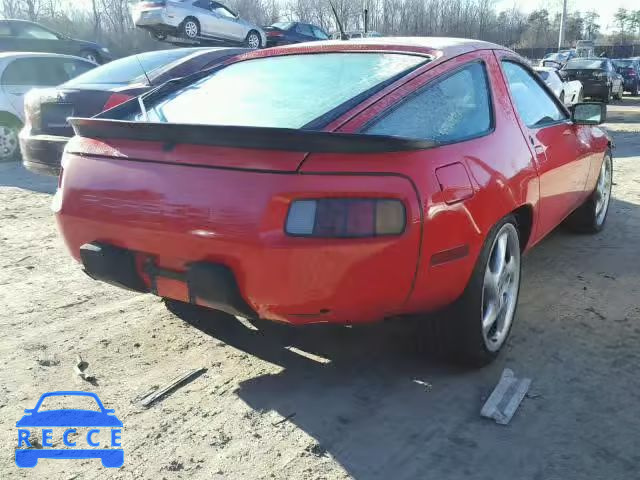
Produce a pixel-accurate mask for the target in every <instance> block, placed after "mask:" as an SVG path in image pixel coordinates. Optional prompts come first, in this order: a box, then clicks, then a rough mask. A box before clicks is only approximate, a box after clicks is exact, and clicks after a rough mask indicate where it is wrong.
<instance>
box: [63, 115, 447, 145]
mask: <svg viewBox="0 0 640 480" xmlns="http://www.w3.org/2000/svg"><path fill="white" fill-rule="evenodd" d="M69 122H70V123H71V125H72V126H73V129H74V131H75V133H76V135H78V136H80V137H87V138H96V139H104V140H113V139H122V140H143V141H152V142H164V143H165V144H166V145H168V146H173V145H178V144H193V145H211V146H216V147H235V148H252V149H259V150H284V151H292V152H309V153H312V152H317V153H384V152H399V151H408V150H423V149H427V148H433V147H435V146H437V143H435V142H432V141H428V140H414V139H409V138H401V137H391V136H384V135H364V134H358V133H335V132H320V131H313V130H298V129H291V128H271V127H238V126H224V125H191V124H176V123H152V122H132V121H125V120H112V119H104V118H70V119H69Z"/></svg>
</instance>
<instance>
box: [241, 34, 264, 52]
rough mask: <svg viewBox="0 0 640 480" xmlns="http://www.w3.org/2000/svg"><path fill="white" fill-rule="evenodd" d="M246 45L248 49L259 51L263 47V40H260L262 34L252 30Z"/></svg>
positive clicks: (245, 42)
mask: <svg viewBox="0 0 640 480" xmlns="http://www.w3.org/2000/svg"><path fill="white" fill-rule="evenodd" d="M244 44H245V46H246V47H247V48H252V49H254V50H257V49H258V48H260V47H261V46H262V38H260V34H259V33H258V32H256V31H255V30H251V31H250V32H249V33H248V34H247V38H246V39H245V41H244Z"/></svg>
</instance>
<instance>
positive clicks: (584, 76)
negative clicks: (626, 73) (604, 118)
mask: <svg viewBox="0 0 640 480" xmlns="http://www.w3.org/2000/svg"><path fill="white" fill-rule="evenodd" d="M560 75H561V76H562V78H563V79H564V80H566V81H571V80H579V81H580V82H581V83H582V94H583V95H584V96H585V97H595V98H599V99H601V100H602V101H603V102H605V103H609V102H610V101H611V100H612V99H614V98H616V99H618V100H619V99H621V98H622V89H623V86H622V76H621V75H620V74H618V73H617V72H616V69H615V67H614V65H613V62H612V61H611V60H610V59H608V58H579V57H578V58H573V59H571V60H569V61H568V62H567V64H566V65H565V66H564V67H562V69H561V70H560Z"/></svg>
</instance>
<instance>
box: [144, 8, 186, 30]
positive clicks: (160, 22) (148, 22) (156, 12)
mask: <svg viewBox="0 0 640 480" xmlns="http://www.w3.org/2000/svg"><path fill="white" fill-rule="evenodd" d="M180 21H181V19H179V18H177V16H171V17H170V16H169V15H167V14H166V12H165V9H164V8H153V9H148V10H142V11H140V10H135V11H134V12H133V24H134V25H135V26H136V27H143V28H151V29H160V30H162V29H163V28H164V29H175V28H177V27H178V25H180Z"/></svg>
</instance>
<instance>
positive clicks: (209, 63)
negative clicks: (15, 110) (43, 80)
mask: <svg viewBox="0 0 640 480" xmlns="http://www.w3.org/2000/svg"><path fill="white" fill-rule="evenodd" d="M246 51H248V49H245V48H176V49H173V50H158V51H154V52H146V53H141V54H138V55H132V56H130V57H125V58H121V59H119V60H115V61H113V62H111V63H108V64H106V65H103V66H101V67H97V68H95V69H93V70H91V71H89V72H86V73H84V74H82V75H79V76H78V77H76V78H74V79H72V80H70V81H68V82H66V83H63V84H62V85H60V86H58V87H56V88H47V89H38V90H32V91H31V92H29V94H28V95H27V96H26V98H25V102H24V103H25V105H24V107H25V108H24V110H25V117H26V122H25V127H24V128H23V129H22V131H21V132H20V149H21V151H22V159H23V164H24V166H25V167H26V168H27V169H28V170H31V171H33V172H35V173H44V174H47V175H58V173H59V172H60V160H61V156H62V151H63V150H64V147H65V145H66V144H67V142H68V141H69V138H70V137H71V136H73V129H72V128H71V126H70V125H69V123H68V122H67V118H69V117H92V116H94V115H96V114H98V113H100V112H102V111H103V110H107V109H109V108H112V107H115V106H116V105H119V104H120V103H122V102H125V101H127V100H129V99H131V98H133V97H135V96H138V95H140V94H142V93H144V92H146V91H148V90H151V89H152V88H154V87H156V86H158V85H161V84H163V83H165V82H167V81H168V80H171V79H174V78H180V77H184V76H187V75H191V74H192V73H195V72H198V71H200V70H203V69H207V68H210V67H213V66H215V65H217V64H218V63H221V62H223V61H224V60H227V59H228V58H230V57H232V56H234V55H238V54H240V53H244V52H246Z"/></svg>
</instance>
